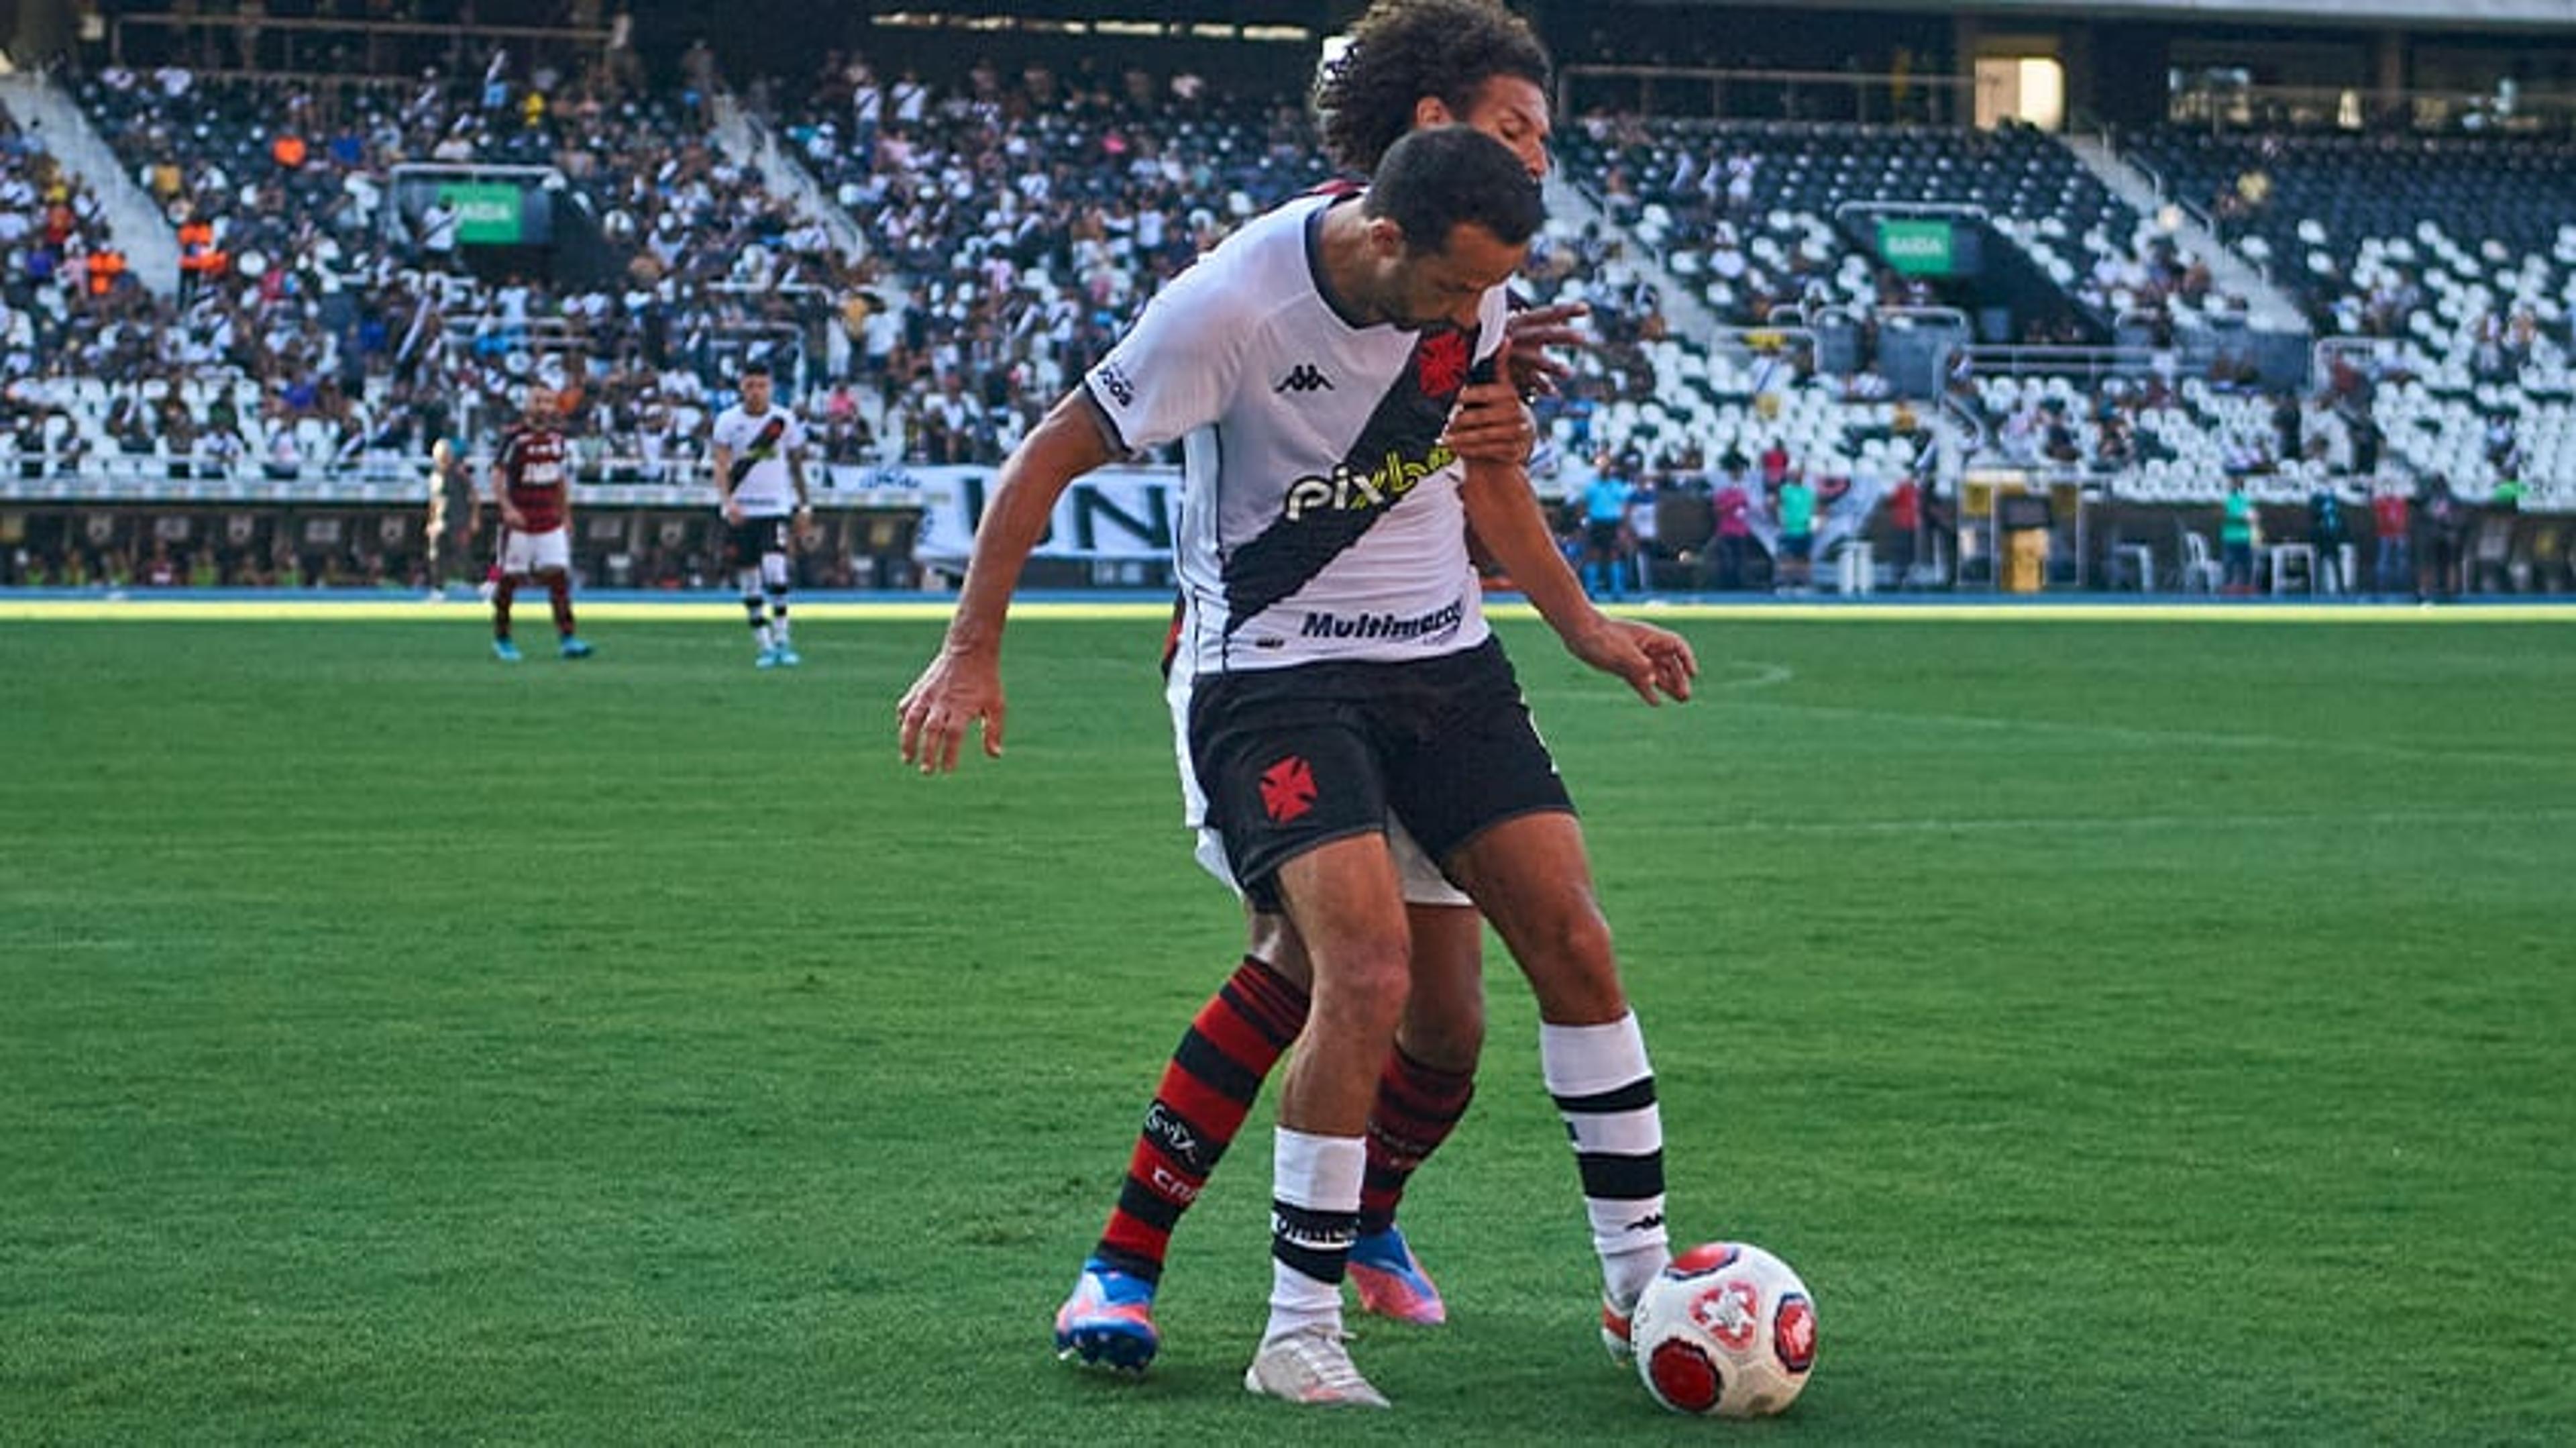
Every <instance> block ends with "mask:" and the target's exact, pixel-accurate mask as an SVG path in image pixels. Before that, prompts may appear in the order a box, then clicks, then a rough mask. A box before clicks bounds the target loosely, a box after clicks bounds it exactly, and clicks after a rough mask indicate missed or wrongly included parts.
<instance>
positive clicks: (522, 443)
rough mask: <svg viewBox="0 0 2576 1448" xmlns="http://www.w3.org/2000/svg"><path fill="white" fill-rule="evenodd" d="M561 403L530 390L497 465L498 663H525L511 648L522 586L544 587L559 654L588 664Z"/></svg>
mask: <svg viewBox="0 0 2576 1448" xmlns="http://www.w3.org/2000/svg"><path fill="white" fill-rule="evenodd" d="M558 406H559V399H558V398H557V396H556V394H555V392H554V390H553V389H552V388H548V387H530V388H529V389H528V397H527V402H526V404H525V407H524V410H523V411H522V413H521V415H520V419H519V425H518V426H517V427H514V428H512V429H511V430H510V435H509V436H508V437H506V438H504V439H503V440H502V442H501V451H500V454H499V455H498V456H497V457H495V458H494V459H493V460H492V495H493V499H494V501H496V502H498V503H499V504H500V505H501V559H500V567H501V578H500V582H499V583H498V585H496V586H495V587H494V588H493V590H492V656H493V657H494V658H497V659H499V660H500V661H501V662H503V663H505V664H515V663H517V662H518V661H519V646H518V645H517V644H515V643H512V642H511V641H510V604H511V601H512V600H513V599H515V598H516V597H517V596H518V592H519V584H520V582H521V581H522V580H525V579H534V580H535V581H537V582H540V583H543V584H544V585H545V586H546V597H547V600H548V601H549V602H550V603H552V604H553V606H554V615H555V634H556V636H557V638H558V640H559V642H558V644H557V649H558V651H559V652H560V653H561V654H562V655H563V656H564V657H565V658H567V659H586V658H589V657H590V654H591V648H590V645H589V644H587V643H584V642H582V639H581V636H580V635H579V634H576V633H575V632H573V620H572V541H571V540H572V448H571V446H570V445H569V444H568V443H566V442H565V441H564V435H563V432H562V430H561V429H560V428H558V427H557V426H556V425H555V424H556V418H557V409H558Z"/></svg>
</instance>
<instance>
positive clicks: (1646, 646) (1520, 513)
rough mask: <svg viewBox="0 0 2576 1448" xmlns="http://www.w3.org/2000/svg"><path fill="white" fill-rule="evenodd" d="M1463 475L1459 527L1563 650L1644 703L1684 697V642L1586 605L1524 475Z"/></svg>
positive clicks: (1690, 661)
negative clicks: (1463, 515) (1462, 523)
mask: <svg viewBox="0 0 2576 1448" xmlns="http://www.w3.org/2000/svg"><path fill="white" fill-rule="evenodd" d="M1491 385H1494V386H1497V387H1505V385H1504V384H1491ZM1475 390H1476V389H1474V388H1470V389H1469V391H1470V392H1471V393H1472V392H1474V391H1475ZM1506 390H1507V389H1506ZM1466 473H1467V477H1466V483H1465V485H1464V486H1463V487H1462V488H1461V489H1460V496H1461V497H1462V498H1463V499H1464V501H1465V502H1466V505H1467V526H1468V527H1470V528H1472V529H1474V530H1475V533H1476V537H1477V539H1478V540H1479V541H1481V542H1482V543H1483V544H1484V546H1485V549H1486V551H1487V552H1489V553H1491V554H1492V555H1493V557H1494V560H1495V561H1496V562H1498V563H1500V564H1502V565H1503V569H1504V571H1505V572H1507V573H1509V574H1511V576H1512V582H1513V583H1514V584H1516V585H1517V586H1518V587H1519V588H1520V590H1521V592H1522V593H1524V594H1526V595H1527V596H1528V598H1529V601H1530V606H1531V607H1533V608H1535V609H1537V610H1538V615H1539V617H1541V618H1543V619H1545V620H1547V626H1548V627H1549V628H1552V629H1554V630H1556V636H1557V637H1558V638H1560V639H1562V640H1564V641H1565V647H1566V651H1567V652H1569V653H1571V654H1573V655H1574V656H1575V657H1576V658H1578V659H1581V660H1583V661H1584V662H1585V663H1587V664H1590V665H1591V666H1592V667H1594V668H1596V669H1599V670H1601V671H1602V672H1603V673H1606V674H1616V675H1618V676H1619V677H1620V678H1622V679H1625V680H1627V681H1628V687H1629V688H1632V689H1634V690H1636V691H1637V697H1638V698H1640V699H1643V700H1645V701H1646V702H1647V703H1649V704H1661V703H1662V702H1663V701H1664V699H1665V698H1666V697H1671V698H1674V699H1685V700H1686V699H1688V698H1690V696H1691V678H1692V676H1694V675H1696V674H1697V673H1698V672H1699V660H1698V659H1697V658H1695V657H1694V656H1693V655H1692V653H1691V647H1690V643H1689V641H1688V640H1686V639H1684V638H1682V636H1681V635H1679V634H1676V633H1673V632H1671V631H1669V630H1666V629H1660V628H1656V627H1654V626H1653V625H1651V624H1643V623H1638V622H1635V621H1634V620H1631V619H1620V618H1612V617H1610V616H1609V615H1608V614H1605V613H1603V612H1602V611H1601V610H1599V609H1597V608H1594V607H1593V606H1592V600H1591V599H1589V598H1587V597H1585V596H1584V593H1583V585H1582V583H1581V582H1580V581H1578V580H1577V579H1576V578H1575V576H1574V570H1573V569H1571V568H1568V567H1567V566H1566V563H1565V555H1564V554H1562V553H1559V552H1557V551H1556V538H1555V536H1554V535H1553V534H1551V533H1550V532H1549V531H1548V527H1547V517H1546V515H1545V514H1543V513H1541V512H1540V511H1539V506H1538V495H1537V494H1536V493H1534V492H1532V491H1531V490H1530V483H1529V470H1528V469H1526V468H1521V467H1509V466H1504V465H1500V464H1495V463H1480V462H1473V461H1471V462H1469V463H1468V464H1467V469H1466Z"/></svg>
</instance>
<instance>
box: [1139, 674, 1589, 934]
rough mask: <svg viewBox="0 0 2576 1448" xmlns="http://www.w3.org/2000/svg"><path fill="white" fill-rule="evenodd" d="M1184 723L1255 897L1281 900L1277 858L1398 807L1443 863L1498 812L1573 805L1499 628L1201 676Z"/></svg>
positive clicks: (1240, 879) (1255, 900) (1240, 874)
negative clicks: (1446, 645)
mask: <svg viewBox="0 0 2576 1448" xmlns="http://www.w3.org/2000/svg"><path fill="white" fill-rule="evenodd" d="M1189 734H1190V739H1189V744H1190V764H1191V768H1192V770H1193V771H1194V772H1195V773H1196V774H1197V776H1198V782H1199V786H1200V788H1201V789H1203V790H1204V791H1205V792H1206V794H1207V801H1208V824H1209V826H1210V827H1211V828H1213V829H1215V830H1216V831H1217V832H1218V834H1219V835H1220V836H1221V837H1222V838H1223V839H1224V841H1225V851H1226V859H1227V861H1228V863H1229V864H1230V865H1231V866H1232V868H1233V871H1234V876H1235V880H1236V882H1237V883H1238V884H1240V885H1241V886H1242V887H1243V891H1244V896H1245V898H1246V899H1247V900H1249V901H1250V902H1251V903H1252V905H1253V906H1254V908H1256V909H1261V910H1277V909H1279V908H1280V898H1279V867H1280V866H1281V865H1282V864H1284V863H1286V862H1287V861H1289V860H1292V859H1295V858H1296V857H1297V856H1299V855H1301V854H1304V853H1305V852H1306V851H1308V850H1311V849H1314V848H1315V847H1317V846H1319V845H1323V844H1328V843H1330V842H1332V841H1334V840H1338V839H1343V838H1346V837H1348V836H1351V835H1355V834H1361V833H1364V832H1365V833H1383V832H1384V830H1385V829H1386V824H1387V820H1388V817H1389V815H1390V814H1392V815H1393V817H1395V818H1397V819H1400V820H1401V821H1403V823H1404V827H1405V828H1406V829H1407V830H1410V831H1411V832H1412V834H1413V837H1414V838H1415V839H1416V840H1418V841H1420V842H1421V845H1422V848H1423V851H1424V853H1426V854H1428V855H1429V856H1430V857H1431V858H1432V859H1433V860H1434V861H1446V860H1447V858H1448V857H1449V855H1450V853H1451V852H1453V851H1455V850H1456V849H1457V848H1458V847H1459V846H1461V845H1463V844H1465V843H1466V842H1467V841H1469V840H1470V839H1473V838H1474V837H1475V836H1476V835H1478V834H1480V833H1482V832H1483V831H1484V830H1486V829H1488V828H1490V827H1492V826H1494V825H1497V824H1500V823H1502V822H1503V821H1505V820H1508V819H1513V818H1516V817H1518V816H1521V815H1525V814H1535V813H1538V812H1541V811H1552V812H1556V813H1563V814H1571V813H1573V811H1574V802H1573V800H1572V798H1571V797H1570V796H1568V795H1567V794H1566V791H1565V781H1564V780H1563V779H1561V778H1559V777H1558V776H1557V772H1556V761H1555V760H1554V759H1553V758H1551V757H1550V756H1549V754H1548V752H1547V745H1546V744H1545V743H1543V742H1542V741H1541V740H1540V739H1539V737H1538V731H1537V729H1536V728H1534V727H1533V726H1532V725H1531V723H1530V716H1529V706H1528V705H1527V704H1525V703H1524V702H1522V699H1521V690H1520V681H1519V680H1518V679H1517V678H1516V677H1514V675H1513V673H1512V665H1511V660H1510V659H1508V658H1506V657H1505V656H1504V654H1503V647H1502V644H1501V643H1500V642H1499V641H1497V640H1494V639H1491V638H1488V639H1487V640H1485V641H1484V642H1483V643H1481V644H1479V645H1477V646H1476V647H1474V648H1472V649H1467V650H1465V651H1463V652H1460V653H1454V654H1445V655H1442V656H1440V657H1438V658H1432V659H1424V660H1420V661H1406V662H1402V663H1377V662H1371V663H1319V664H1299V665H1294V666H1292V667H1289V668H1284V669H1253V670H1246V671H1243V672H1239V673H1231V674H1212V675H1207V676H1204V677H1202V678H1200V679H1198V680H1196V681H1194V682H1193V684H1192V685H1191V690H1190V702H1189Z"/></svg>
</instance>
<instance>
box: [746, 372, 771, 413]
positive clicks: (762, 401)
mask: <svg viewBox="0 0 2576 1448" xmlns="http://www.w3.org/2000/svg"><path fill="white" fill-rule="evenodd" d="M742 405H743V407H744V409H745V410H746V411H750V412H767V411H768V410H769V379H768V378H766V377H762V376H760V375H758V374H756V373H755V374H753V375H752V376H749V377H746V378H744V379H742Z"/></svg>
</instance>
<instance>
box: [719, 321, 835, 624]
mask: <svg viewBox="0 0 2576 1448" xmlns="http://www.w3.org/2000/svg"><path fill="white" fill-rule="evenodd" d="M740 386H741V394H742V395H741V400H739V401H737V402H736V403H734V405H733V406H731V407H728V408H726V409H725V410H724V411H722V412H720V413H717V414H716V420H715V425H714V427H713V429H712V431H711V434H710V438H709V442H710V446H709V448H708V451H709V453H710V454H711V455H712V458H713V461H714V464H715V478H716V497H717V498H718V500H719V501H720V502H721V504H722V506H723V509H724V519H725V523H726V524H727V525H728V527H729V528H730V530H731V551H732V556H733V570H734V582H735V584H736V585H737V586H738V587H739V588H740V589H741V590H742V610H743V613H744V615H745V617H746V618H747V619H748V621H749V622H750V624H751V632H752V637H753V638H754V639H756V640H757V641H758V642H759V645H760V652H759V654H758V655H757V656H756V658H755V662H756V663H757V664H758V665H759V667H761V668H764V669H770V668H794V667H795V666H796V665H798V664H800V663H802V662H804V660H803V659H802V658H801V657H800V656H799V655H798V654H797V652H796V645H795V642H794V640H793V637H792V636H791V635H790V634H789V632H788V622H787V605H788V594H789V592H790V591H791V590H790V580H791V579H792V578H793V576H794V574H793V571H792V562H793V550H794V546H795V544H796V543H797V542H798V541H800V539H801V538H802V536H803V535H804V534H805V533H806V532H807V531H809V530H810V529H811V528H812V526H813V520H814V508H813V503H812V501H811V499H809V498H808V497H807V496H806V492H805V424H804V421H803V420H802V419H800V418H798V417H797V416H796V414H795V413H794V412H793V411H791V410H789V409H788V408H785V407H782V406H779V405H777V404H776V403H775V402H774V401H773V400H772V398H771V379H770V375H769V367H768V364H766V363H763V362H757V361H755V362H751V363H748V364H746V365H745V366H744V367H743V369H742V377H741V379H740ZM764 602H765V603H766V605H767V612H766V616H764V614H763V608H762V606H763V604H764Z"/></svg>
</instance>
